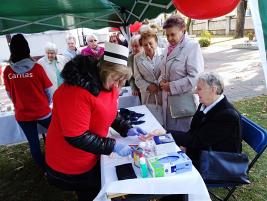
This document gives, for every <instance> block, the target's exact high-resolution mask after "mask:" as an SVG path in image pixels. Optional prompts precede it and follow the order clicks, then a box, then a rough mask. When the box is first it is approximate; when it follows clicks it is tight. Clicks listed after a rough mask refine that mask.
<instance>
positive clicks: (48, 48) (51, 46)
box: [45, 42, 58, 53]
mask: <svg viewBox="0 0 267 201" xmlns="http://www.w3.org/2000/svg"><path fill="white" fill-rule="evenodd" d="M57 50H58V49H57V46H56V44H55V43H51V42H47V43H46V45H45V52H47V51H55V53H57Z"/></svg>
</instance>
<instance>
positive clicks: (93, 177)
mask: <svg viewBox="0 0 267 201" xmlns="http://www.w3.org/2000/svg"><path fill="white" fill-rule="evenodd" d="M47 180H48V182H49V183H50V184H51V185H54V186H56V187H58V188H60V189H62V190H65V191H75V192H76V195H77V197H78V200H79V201H85V200H87V201H92V200H93V199H94V198H95V197H96V196H97V194H98V192H99V191H100V187H101V174H100V164H99V162H98V163H97V164H96V166H95V167H94V168H93V169H92V170H90V171H88V172H85V173H83V174H79V175H69V174H63V173H60V172H57V171H55V170H53V169H52V168H50V167H47Z"/></svg>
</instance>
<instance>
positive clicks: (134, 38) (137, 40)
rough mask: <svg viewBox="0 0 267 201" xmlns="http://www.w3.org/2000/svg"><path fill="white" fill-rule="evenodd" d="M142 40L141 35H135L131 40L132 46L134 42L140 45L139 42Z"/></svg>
mask: <svg viewBox="0 0 267 201" xmlns="http://www.w3.org/2000/svg"><path fill="white" fill-rule="evenodd" d="M140 38H141V35H140V34H137V35H133V36H132V37H131V40H130V45H132V43H134V42H137V43H139V44H140V42H139V40H140Z"/></svg>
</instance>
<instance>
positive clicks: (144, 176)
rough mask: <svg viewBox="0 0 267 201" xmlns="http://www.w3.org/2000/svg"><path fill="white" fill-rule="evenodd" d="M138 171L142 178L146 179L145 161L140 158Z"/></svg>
mask: <svg viewBox="0 0 267 201" xmlns="http://www.w3.org/2000/svg"><path fill="white" fill-rule="evenodd" d="M140 170H141V176H142V177H143V178H146V177H148V170H147V165H146V159H145V158H144V157H141V158H140Z"/></svg>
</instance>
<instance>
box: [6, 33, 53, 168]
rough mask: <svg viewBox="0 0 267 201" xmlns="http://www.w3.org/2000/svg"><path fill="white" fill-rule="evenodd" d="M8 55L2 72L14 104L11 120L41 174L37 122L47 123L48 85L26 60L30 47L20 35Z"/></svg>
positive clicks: (38, 69) (42, 164)
mask: <svg viewBox="0 0 267 201" xmlns="http://www.w3.org/2000/svg"><path fill="white" fill-rule="evenodd" d="M10 53H11V55H10V65H9V66H7V67H6V68H5V71H4V81H5V87H6V91H7V93H8V95H9V97H10V98H11V100H12V102H13V104H14V108H15V118H16V120H17V121H18V124H19V125H20V127H21V128H22V130H23V132H24V134H25V135H26V137H27V140H28V142H29V145H30V151H31V154H32V157H33V159H34V160H35V161H36V163H37V164H38V165H39V166H40V167H41V168H42V170H43V171H45V161H44V157H43V155H42V152H41V149H40V142H39V137H38V130H37V123H39V124H41V125H42V126H44V127H45V128H48V126H49V123H50V121H51V109H50V108H49V104H50V103H51V99H52V88H51V87H52V83H51V82H50V80H49V78H48V77H47V75H46V73H45V71H44V69H43V67H42V66H41V65H39V64H37V63H35V62H34V61H33V60H32V59H31V58H30V48H29V45H28V42H27V41H26V39H25V38H24V36H23V35H22V34H17V35H14V36H13V37H12V39H11V43H10Z"/></svg>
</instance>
